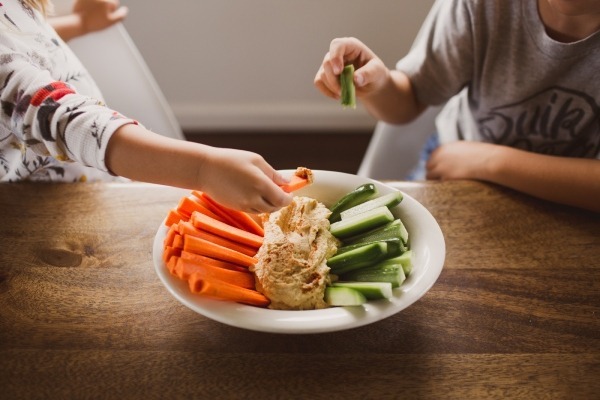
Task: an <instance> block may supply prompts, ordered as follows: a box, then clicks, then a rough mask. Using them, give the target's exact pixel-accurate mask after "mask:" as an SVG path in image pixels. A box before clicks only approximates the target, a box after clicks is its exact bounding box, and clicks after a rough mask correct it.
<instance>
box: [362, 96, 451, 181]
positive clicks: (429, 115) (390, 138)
mask: <svg viewBox="0 0 600 400" xmlns="http://www.w3.org/2000/svg"><path fill="white" fill-rule="evenodd" d="M441 109H442V107H441V106H438V107H429V108H428V109H427V110H425V111H424V112H423V114H421V115H420V116H419V117H418V118H417V119H416V120H414V121H413V122H411V123H409V124H405V125H392V124H388V123H385V122H378V123H377V126H376V127H375V132H374V133H373V137H372V138H371V141H370V142H369V146H368V147H367V151H366V152H365V155H364V157H363V159H362V162H361V164H360V167H359V170H358V175H360V176H364V177H367V178H372V179H392V180H403V179H405V178H406V176H407V174H408V173H409V172H410V171H411V170H412V168H413V167H415V166H416V165H417V163H418V161H419V153H420V151H421V149H422V148H423V146H424V145H425V142H426V141H427V138H428V137H429V136H430V135H431V134H432V133H434V132H435V117H436V116H437V114H438V113H439V112H440V111H441Z"/></svg>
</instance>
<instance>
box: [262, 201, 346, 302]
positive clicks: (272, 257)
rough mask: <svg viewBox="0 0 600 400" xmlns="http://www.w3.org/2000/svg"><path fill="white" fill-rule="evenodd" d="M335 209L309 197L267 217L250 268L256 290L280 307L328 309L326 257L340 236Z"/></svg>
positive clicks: (333, 250)
mask: <svg viewBox="0 0 600 400" xmlns="http://www.w3.org/2000/svg"><path fill="white" fill-rule="evenodd" d="M330 214H331V211H329V209H328V208H327V207H325V205H324V204H322V203H319V202H318V201H317V200H315V199H312V198H309V197H300V196H296V197H294V199H293V200H292V203H291V204H290V205H288V206H287V207H284V208H282V209H281V210H279V211H276V212H274V213H271V214H266V215H265V216H264V221H263V222H264V230H265V236H264V241H263V244H262V246H261V247H260V249H259V251H258V253H257V255H256V258H257V259H258V263H257V264H256V265H255V266H254V267H253V268H251V269H252V270H253V271H254V273H255V276H256V289H257V290H258V291H259V292H261V293H262V294H264V295H265V296H266V297H268V298H269V300H271V304H270V305H269V308H271V309H276V310H313V309H320V308H326V307H327V303H325V300H324V299H323V297H324V294H325V286H326V285H327V284H328V283H330V279H329V267H328V266H327V264H326V262H327V259H328V258H329V257H331V256H333V255H334V254H335V252H336V250H337V246H338V245H339V241H338V240H337V239H336V238H335V237H334V236H333V235H332V234H331V233H330V232H329V220H328V219H327V218H328V217H329V215H330Z"/></svg>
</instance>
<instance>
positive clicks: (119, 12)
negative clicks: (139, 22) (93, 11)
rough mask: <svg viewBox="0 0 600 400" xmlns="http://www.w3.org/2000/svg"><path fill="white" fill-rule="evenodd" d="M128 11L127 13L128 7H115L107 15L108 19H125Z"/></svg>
mask: <svg viewBox="0 0 600 400" xmlns="http://www.w3.org/2000/svg"><path fill="white" fill-rule="evenodd" d="M128 13H129V8H127V7H125V6H122V7H119V8H117V9H116V10H115V11H113V12H112V13H111V14H110V15H109V19H110V20H111V21H112V22H120V21H123V20H124V19H125V17H127V14H128Z"/></svg>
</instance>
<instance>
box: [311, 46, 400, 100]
mask: <svg viewBox="0 0 600 400" xmlns="http://www.w3.org/2000/svg"><path fill="white" fill-rule="evenodd" d="M347 64H354V68H355V72H354V85H355V87H356V95H357V96H358V97H361V95H367V94H370V93H373V92H375V91H377V90H379V89H381V88H382V87H383V86H384V85H385V84H386V82H388V81H389V78H390V71H389V70H388V69H387V67H386V66H385V65H384V63H383V61H381V59H379V58H378V57H377V56H376V55H375V54H374V53H373V52H372V51H371V49H369V48H368V47H367V46H366V45H365V44H364V43H362V42H361V41H360V40H358V39H355V38H339V39H334V40H332V41H331V44H330V45H329V52H328V53H327V54H325V58H324V59H323V63H322V64H321V67H320V68H319V71H318V72H317V75H316V76H315V81H314V83H315V86H316V87H317V88H318V89H319V90H320V91H321V92H322V93H323V94H324V95H326V96H329V97H331V98H333V99H339V98H340V94H341V88H340V82H339V76H340V74H341V72H342V69H343V68H344V66H345V65H347Z"/></svg>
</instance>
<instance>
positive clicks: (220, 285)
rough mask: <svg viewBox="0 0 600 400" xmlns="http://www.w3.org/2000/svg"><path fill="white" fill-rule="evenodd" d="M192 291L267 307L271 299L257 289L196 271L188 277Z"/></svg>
mask: <svg viewBox="0 0 600 400" xmlns="http://www.w3.org/2000/svg"><path fill="white" fill-rule="evenodd" d="M188 283H189V286H190V290H191V291H192V293H196V294H200V295H205V296H210V297H213V298H216V299H220V300H231V301H235V302H238V303H244V304H249V305H252V306H258V307H266V306H268V305H269V303H270V301H269V299H268V298H266V297H265V296H264V295H262V294H261V293H259V292H257V291H256V290H251V289H245V288H243V287H239V286H235V285H232V284H230V283H227V282H223V281H220V280H218V279H214V278H203V277H202V276H201V275H200V274H199V273H194V274H192V275H191V276H190V278H189V279H188Z"/></svg>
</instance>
